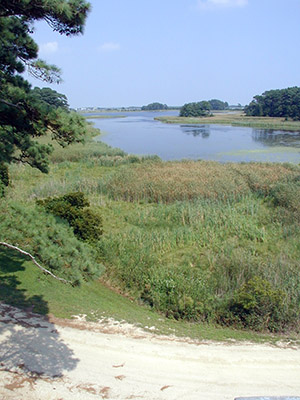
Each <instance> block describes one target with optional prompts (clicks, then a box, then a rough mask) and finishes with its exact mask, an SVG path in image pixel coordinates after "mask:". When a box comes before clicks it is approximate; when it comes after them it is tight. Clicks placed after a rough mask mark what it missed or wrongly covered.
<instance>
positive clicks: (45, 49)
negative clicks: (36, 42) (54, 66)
mask: <svg viewBox="0 0 300 400" xmlns="http://www.w3.org/2000/svg"><path fill="white" fill-rule="evenodd" d="M39 50H40V53H41V54H51V53H56V52H57V50H58V43H57V42H48V43H44V44H42V45H40V47H39Z"/></svg>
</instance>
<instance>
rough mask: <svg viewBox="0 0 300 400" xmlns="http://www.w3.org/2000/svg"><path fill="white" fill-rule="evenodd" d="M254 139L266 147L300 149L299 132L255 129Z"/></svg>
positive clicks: (253, 131)
mask: <svg viewBox="0 0 300 400" xmlns="http://www.w3.org/2000/svg"><path fill="white" fill-rule="evenodd" d="M252 139H253V140H254V141H255V142H259V143H262V144H263V145H264V146H288V147H297V148H300V133H299V132H283V131H278V130H273V129H253V130H252Z"/></svg>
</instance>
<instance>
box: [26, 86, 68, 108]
mask: <svg viewBox="0 0 300 400" xmlns="http://www.w3.org/2000/svg"><path fill="white" fill-rule="evenodd" d="M32 94H33V95H34V96H35V97H36V99H37V100H38V101H39V102H43V103H44V105H45V107H46V108H47V110H48V111H50V110H52V109H55V108H59V107H61V108H63V109H64V110H66V111H68V110H69V104H68V99H67V97H66V95H64V94H61V93H58V92H57V91H56V90H52V89H50V88H48V87H45V88H42V89H40V88H39V87H35V88H34V89H33V90H32Z"/></svg>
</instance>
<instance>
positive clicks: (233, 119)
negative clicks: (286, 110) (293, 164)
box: [155, 113, 300, 131]
mask: <svg viewBox="0 0 300 400" xmlns="http://www.w3.org/2000/svg"><path fill="white" fill-rule="evenodd" d="M155 119H156V120H158V121H161V122H164V123H168V124H221V125H232V126H245V127H252V128H261V129H280V130H285V131H300V121H292V120H287V121H286V120H285V119H284V118H271V117H247V116H246V115H245V114H243V113H234V114H229V113H228V114H226V113H219V114H215V115H213V116H211V117H198V118H193V117H169V116H168V117H157V118H155Z"/></svg>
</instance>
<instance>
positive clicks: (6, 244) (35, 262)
mask: <svg viewBox="0 0 300 400" xmlns="http://www.w3.org/2000/svg"><path fill="white" fill-rule="evenodd" d="M0 245H2V246H5V247H7V248H9V249H12V250H16V251H18V252H19V253H21V254H24V255H25V256H28V257H30V258H31V260H32V261H33V263H34V264H35V265H36V266H37V267H38V268H39V269H40V270H42V271H43V272H45V273H46V274H49V275H51V276H52V277H53V278H55V279H57V280H59V281H61V282H63V283H70V284H71V285H72V284H73V283H72V282H71V281H67V280H65V279H63V278H59V277H58V276H56V275H54V274H53V273H52V272H51V271H48V270H47V269H46V268H44V267H42V266H41V265H40V264H39V263H38V262H37V261H36V260H35V258H34V257H33V256H32V255H31V254H30V253H27V251H24V250H22V249H19V247H16V246H13V245H11V244H8V243H5V242H0Z"/></svg>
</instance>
